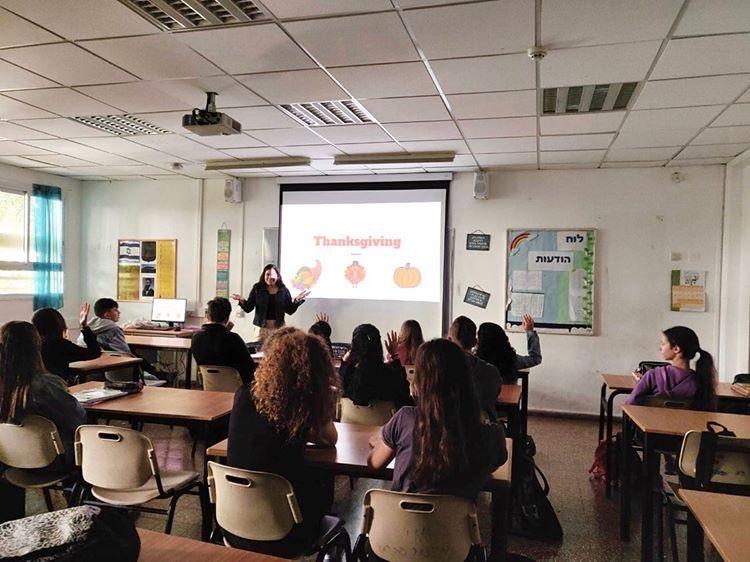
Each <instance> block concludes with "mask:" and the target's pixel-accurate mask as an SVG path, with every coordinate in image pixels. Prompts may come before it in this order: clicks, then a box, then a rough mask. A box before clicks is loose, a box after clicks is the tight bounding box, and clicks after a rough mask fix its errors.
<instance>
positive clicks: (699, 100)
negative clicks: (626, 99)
mask: <svg viewBox="0 0 750 562" xmlns="http://www.w3.org/2000/svg"><path fill="white" fill-rule="evenodd" d="M748 86H750V74H734V75H729V76H710V77H701V78H682V79H677V80H656V81H650V82H647V83H646V84H645V86H644V87H643V89H642V90H641V93H640V94H638V99H637V100H636V102H635V105H633V109H653V108H662V107H686V106H691V105H712V104H722V103H729V102H731V101H733V100H734V99H735V98H736V97H737V96H738V95H740V93H742V92H743V91H744V90H745V88H747V87H748Z"/></svg>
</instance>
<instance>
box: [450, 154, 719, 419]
mask: <svg viewBox="0 0 750 562" xmlns="http://www.w3.org/2000/svg"><path fill="white" fill-rule="evenodd" d="M673 171H674V170H673V169H663V168H648V169H603V170H558V171H519V172H505V173H501V172H498V173H492V174H491V175H490V186H491V198H490V199H489V200H487V201H477V200H474V199H473V198H472V195H471V191H472V185H471V177H470V176H469V175H465V174H462V175H459V176H457V177H456V179H455V181H454V182H453V185H452V188H451V210H452V212H451V220H452V225H453V226H454V227H455V229H456V260H455V267H454V277H455V278H454V289H453V315H454V316H457V315H459V314H465V315H467V316H469V317H470V318H472V319H473V320H474V321H475V322H476V323H477V324H479V323H480V322H485V321H491V322H497V323H502V319H503V308H504V305H505V298H504V294H503V293H504V287H505V282H504V279H505V244H506V230H507V229H509V228H527V227H528V228H583V227H593V228H596V229H597V245H596V256H595V260H596V286H595V291H596V292H595V307H596V309H595V329H596V335H595V336H570V335H547V334H543V335H542V336H541V340H542V355H543V357H544V361H543V363H542V365H541V366H539V367H536V368H535V369H533V371H532V375H531V392H530V401H529V407H530V408H536V409H544V410H560V411H566V412H584V413H594V412H597V411H598V402H597V397H598V395H599V387H600V379H599V376H598V375H599V373H606V372H609V373H625V372H629V371H630V370H632V368H633V367H635V366H636V365H637V363H638V361H640V360H643V359H658V348H657V344H658V341H659V333H660V331H661V330H663V329H665V328H667V327H669V326H673V325H676V324H684V325H687V326H690V327H692V328H693V329H694V330H695V331H696V332H697V333H698V335H699V337H700V339H701V344H702V346H703V347H705V348H706V349H707V350H709V351H710V352H712V353H715V352H716V351H717V336H718V330H717V322H718V304H719V303H718V295H719V292H718V283H719V280H720V275H719V271H720V258H721V220H722V199H723V197H722V193H723V167H722V166H713V167H700V168H698V167H696V168H686V169H684V170H683V173H684V175H685V180H684V181H683V182H682V183H673V182H672V181H671V179H670V175H671V174H672V172H673ZM476 229H481V230H482V231H484V232H486V233H488V234H491V235H492V249H491V251H490V252H467V251H466V250H464V249H463V248H464V247H465V244H464V240H465V237H466V234H467V233H468V232H472V231H474V230H476ZM670 252H679V253H680V254H682V257H683V258H684V261H682V262H671V261H670ZM683 268H690V269H704V270H707V271H708V276H707V285H708V288H707V293H708V311H707V312H705V313H675V312H670V310H669V283H670V277H669V272H670V270H671V269H683ZM475 284H478V285H481V286H482V287H483V288H484V289H485V290H486V291H489V292H490V293H491V294H492V297H491V299H490V304H489V306H488V307H487V309H486V310H482V309H479V308H476V307H473V306H470V305H467V304H465V303H463V296H464V293H465V291H466V287H467V286H469V285H475ZM511 341H512V343H513V345H514V346H515V347H516V349H517V350H518V351H519V352H521V353H524V352H525V349H526V346H525V341H524V338H523V336H522V335H521V334H513V335H511Z"/></svg>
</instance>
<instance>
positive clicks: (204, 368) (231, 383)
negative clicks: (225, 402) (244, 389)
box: [198, 365, 242, 392]
mask: <svg viewBox="0 0 750 562" xmlns="http://www.w3.org/2000/svg"><path fill="white" fill-rule="evenodd" d="M198 371H199V372H200V374H201V376H202V377H203V390H212V391H215V392H237V389H238V388H239V387H241V386H242V379H241V378H240V374H239V373H238V372H237V369H235V368H233V367H222V366H219V365H199V366H198Z"/></svg>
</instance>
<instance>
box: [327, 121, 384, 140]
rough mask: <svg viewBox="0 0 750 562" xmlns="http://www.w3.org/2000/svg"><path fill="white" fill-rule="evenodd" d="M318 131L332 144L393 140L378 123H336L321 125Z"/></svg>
mask: <svg viewBox="0 0 750 562" xmlns="http://www.w3.org/2000/svg"><path fill="white" fill-rule="evenodd" d="M318 133H319V134H320V135H322V136H323V138H325V139H327V140H328V141H329V142H330V143H332V144H336V145H338V144H342V143H370V142H388V141H390V140H391V137H389V136H388V135H387V134H386V132H385V131H383V129H381V128H380V127H379V126H378V125H335V126H332V127H319V130H318Z"/></svg>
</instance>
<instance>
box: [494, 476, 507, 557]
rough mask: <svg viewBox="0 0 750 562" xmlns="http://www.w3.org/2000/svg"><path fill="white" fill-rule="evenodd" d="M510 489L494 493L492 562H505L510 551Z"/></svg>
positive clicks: (502, 489)
mask: <svg viewBox="0 0 750 562" xmlns="http://www.w3.org/2000/svg"><path fill="white" fill-rule="evenodd" d="M510 495H511V491H510V488H508V487H504V488H498V489H494V490H493V491H492V505H491V509H492V536H491V537H490V558H489V559H490V560H491V562H504V561H505V559H506V553H507V551H508V517H509V513H510V512H509V503H508V500H509V498H510Z"/></svg>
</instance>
